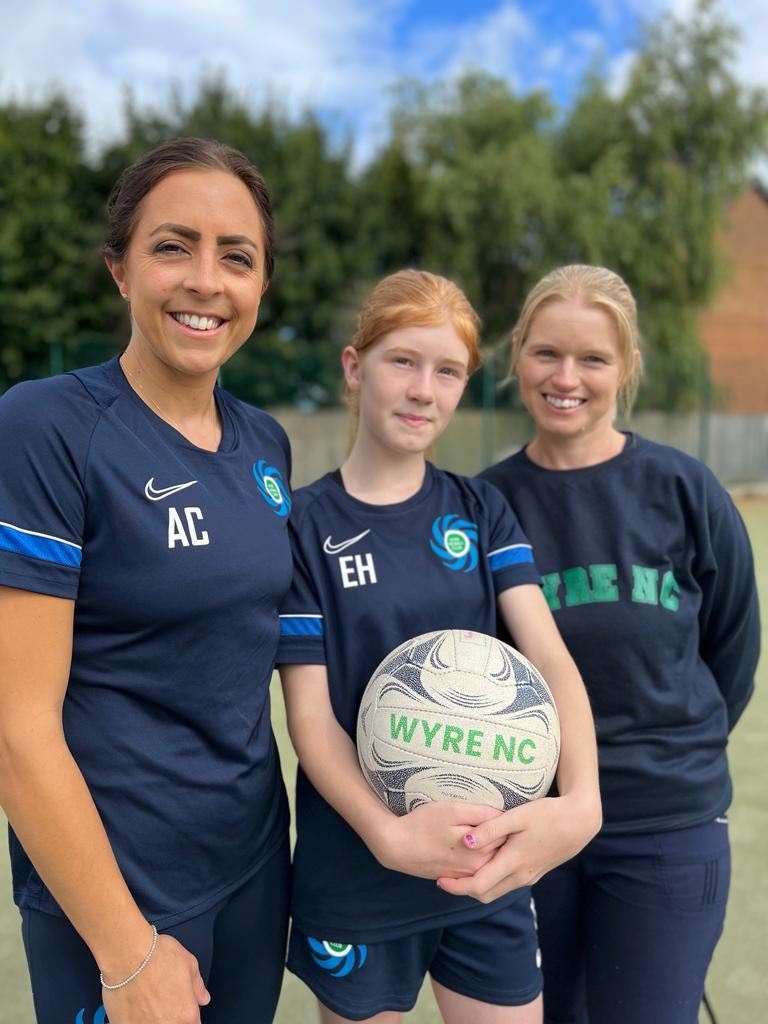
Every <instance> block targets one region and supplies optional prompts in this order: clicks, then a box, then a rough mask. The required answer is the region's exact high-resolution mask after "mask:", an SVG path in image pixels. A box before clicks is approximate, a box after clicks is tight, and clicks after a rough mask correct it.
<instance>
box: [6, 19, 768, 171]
mask: <svg viewBox="0 0 768 1024" xmlns="http://www.w3.org/2000/svg"><path fill="white" fill-rule="evenodd" d="M417 2H418V0H376V3H363V2H362V0H324V2H323V3H322V4H319V3H308V2H306V0H281V2H280V3H274V2H269V3H268V2H267V0H177V2H172V0H26V2H23V0H0V97H8V96H11V95H13V96H17V97H23V98H29V97H33V98H41V97H42V96H43V95H44V94H45V92H46V91H47V89H48V88H49V86H50V85H51V84H53V85H57V86H59V87H60V88H62V89H64V90H65V91H66V92H67V93H68V94H69V95H71V96H72V98H73V100H74V101H75V103H76V104H77V105H78V106H79V107H80V108H81V109H82V110H84V111H85V112H86V116H87V123H88V126H89V134H90V138H91V141H92V142H96V143H98V142H100V141H104V140H107V139H110V138H112V137H114V136H116V135H118V134H119V133H120V130H121V128H122V125H123V120H122V106H123V95H124V90H125V88H126V86H128V87H130V88H131V89H132V91H133V94H134V96H135V97H136V99H137V101H138V102H139V103H140V104H144V103H154V104H157V105H162V104H164V103H165V102H166V101H167V99H168V96H169V87H170V85H171V84H172V83H175V84H176V85H177V86H178V87H179V88H180V89H181V91H182V95H184V94H185V93H186V94H187V95H189V94H190V93H191V92H192V91H194V89H195V87H196V85H197V82H198V81H199V79H200V76H201V73H203V72H205V71H208V72H211V71H223V72H224V73H225V74H226V77H227V80H228V82H229V83H230V86H231V87H232V89H233V90H234V91H235V92H236V93H237V95H239V96H240V97H242V98H243V99H245V100H247V101H249V102H254V103H258V102H259V101H261V100H263V99H264V98H266V97H272V98H275V99H277V100H279V101H280V102H282V103H283V104H284V105H285V107H286V108H287V109H288V110H289V111H294V112H295V111H297V110H299V109H301V108H303V107H304V106H306V105H308V104H311V105H312V106H313V107H315V108H316V109H321V110H323V111H325V112H327V113H330V114H332V115H333V116H334V123H335V124H337V125H338V126H339V129H340V131H341V132H343V131H344V129H345V128H347V129H350V130H351V129H354V130H355V134H356V136H357V138H358V140H359V143H358V145H359V149H358V159H361V158H365V156H367V155H369V154H370V152H371V150H372V147H373V146H374V145H375V141H376V140H377V139H378V138H380V137H381V136H382V134H383V128H384V124H385V121H386V111H387V107H388V103H389V91H388V87H389V86H391V85H392V84H393V83H394V82H395V81H396V80H397V79H399V78H400V77H402V76H403V75H411V76H415V77H419V78H422V79H426V80H433V79H436V78H446V77H450V76H452V75H455V74H457V73H459V72H461V71H462V70H465V69H466V68H468V67H474V68H484V69H485V70H487V71H489V72H490V73H492V74H495V75H499V76H501V77H503V78H506V79H507V80H508V81H510V82H511V83H512V84H513V85H514V86H516V87H518V88H520V89H528V88H530V87H531V86H532V85H533V84H534V83H536V84H541V85H543V86H545V87H546V86H553V87H555V88H556V89H561V90H562V89H563V88H565V91H566V93H567V90H568V88H569V87H570V86H572V85H573V84H574V83H575V82H576V81H577V80H578V78H579V76H580V75H581V74H582V73H583V71H584V69H585V67H586V66H587V65H588V64H589V62H590V61H591V60H592V59H593V58H594V56H595V55H596V54H599V53H600V51H601V49H602V48H604V47H605V42H604V37H603V33H602V31H601V26H602V27H603V28H605V29H606V33H605V35H606V36H608V35H610V33H609V32H608V31H607V28H608V26H609V24H610V25H613V26H615V25H616V24H618V23H619V21H620V19H621V18H623V17H624V18H625V17H626V14H627V12H629V13H630V14H631V15H632V16H636V15H637V14H638V13H642V14H643V15H645V16H650V15H653V14H654V13H658V12H659V11H660V10H662V9H667V10H674V11H675V12H676V13H678V14H680V15H683V16H688V15H690V12H691V9H692V4H693V2H694V0H592V6H593V8H594V9H595V10H596V12H597V20H596V21H595V25H594V27H590V26H589V25H586V26H582V27H581V28H580V29H579V30H577V31H575V32H572V33H571V34H570V35H569V36H567V37H561V38H558V37H553V36H552V35H551V33H550V32H549V31H548V27H547V25H546V24H544V23H543V22H541V23H538V24H537V23H536V21H535V19H534V14H533V12H534V10H535V5H534V4H533V3H530V2H526V0H499V2H498V4H497V6H496V7H495V8H494V9H493V10H491V11H490V12H488V13H485V14H481V15H478V16H476V17H475V18H470V19H464V20H463V21H461V22H453V23H452V22H451V21H449V18H448V15H446V17H445V19H444V20H443V21H442V22H435V23H433V24H432V25H429V26H427V27H423V28H421V29H416V30H411V31H410V33H408V32H407V31H406V32H405V33H403V32H402V31H401V32H400V33H399V34H398V32H397V23H398V21H400V22H403V23H404V24H406V26H407V23H408V12H407V8H408V7H409V6H411V5H415V3H417ZM524 3H525V6H523V5H524ZM721 10H722V11H723V12H724V13H725V14H726V16H728V17H729V18H731V19H732V20H733V21H735V22H736V23H737V24H738V25H739V26H740V27H741V28H742V30H743V32H744V39H743V43H742V45H741V46H740V49H739V60H738V71H739V73H740V75H741V76H742V77H743V78H744V79H745V80H746V81H749V82H750V83H753V84H757V83H760V84H765V83H766V82H768V71H767V70H766V63H765V59H764V54H763V52H762V51H763V49H764V44H763V45H761V44H762V41H763V40H764V39H766V38H768V4H766V3H765V0H721ZM529 12H530V13H529ZM631 42H632V40H627V44H626V45H627V46H629V45H631ZM632 56H633V55H632V52H631V51H630V50H629V49H625V50H624V51H623V52H619V53H618V54H615V53H614V54H613V55H610V54H608V53H606V60H607V61H608V64H607V68H608V73H609V77H610V82H611V83H612V87H613V88H614V89H618V88H619V87H620V86H621V84H622V83H623V82H624V81H626V76H627V74H628V69H629V67H630V66H631V61H632Z"/></svg>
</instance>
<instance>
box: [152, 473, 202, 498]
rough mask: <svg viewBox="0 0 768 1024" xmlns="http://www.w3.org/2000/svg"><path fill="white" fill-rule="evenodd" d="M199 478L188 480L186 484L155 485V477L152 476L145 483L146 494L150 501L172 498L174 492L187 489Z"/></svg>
mask: <svg viewBox="0 0 768 1024" xmlns="http://www.w3.org/2000/svg"><path fill="white" fill-rule="evenodd" d="M196 483H197V480H187V482H186V483H185V484H173V486H171V487H155V478H154V477H153V476H151V477H150V478H149V480H147V482H146V484H145V485H144V494H145V495H146V497H147V498H149V500H150V501H161V500H162V499H163V498H170V496H171V495H172V494H178V492H179V491H185V490H186V489H187V487H191V486H192V484H196Z"/></svg>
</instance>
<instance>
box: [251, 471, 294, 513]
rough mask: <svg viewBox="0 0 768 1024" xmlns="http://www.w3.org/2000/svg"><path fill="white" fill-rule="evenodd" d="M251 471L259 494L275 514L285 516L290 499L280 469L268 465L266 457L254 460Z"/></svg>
mask: <svg viewBox="0 0 768 1024" xmlns="http://www.w3.org/2000/svg"><path fill="white" fill-rule="evenodd" d="M251 472H252V473H253V476H254V479H255V480H256V483H257V485H258V488H259V494H260V495H261V496H262V498H263V499H264V501H265V502H266V503H267V505H269V507H270V508H271V509H272V511H273V512H274V513H275V515H276V516H281V517H283V516H287V515H288V513H289V512H290V511H291V499H290V496H289V494H288V488H287V487H286V486H285V483H284V482H283V476H282V473H281V472H280V470H279V469H277V467H276V466H270V465H269V463H268V462H267V460H266V459H259V461H258V462H254V464H253V469H252V470H251Z"/></svg>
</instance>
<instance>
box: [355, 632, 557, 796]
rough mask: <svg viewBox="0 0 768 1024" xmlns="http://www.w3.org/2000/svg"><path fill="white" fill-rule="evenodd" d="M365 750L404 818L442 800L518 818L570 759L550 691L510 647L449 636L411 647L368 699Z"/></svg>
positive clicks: (473, 636) (370, 770)
mask: <svg viewBox="0 0 768 1024" xmlns="http://www.w3.org/2000/svg"><path fill="white" fill-rule="evenodd" d="M357 750H358V756H359V758H360V766H361V768H362V770H363V774H364V775H365V777H366V779H367V780H368V782H369V783H370V785H371V786H372V788H373V789H374V791H375V792H376V793H377V794H378V796H379V797H380V798H381V800H383V802H384V803H385V804H386V805H387V807H389V808H390V810H392V811H394V813H395V814H407V813H408V812H409V811H412V810H413V809H414V807H418V806H419V805H420V804H423V803H427V802H429V801H432V800H463V801H466V802H468V803H476V804H488V805H490V806H491V807H497V808H498V809H499V810H508V809H509V808H511V807H516V806H518V805H519V804H522V803H526V802H527V801H529V800H535V799H536V798H537V797H540V796H544V795H546V793H547V791H548V790H549V787H550V785H551V783H552V779H553V778H554V774H555V769H556V768H557V759H558V756H559V752H560V723H559V721H558V717H557V710H556V708H555V703H554V700H553V699H552V694H551V692H550V690H549V687H548V686H547V684H546V683H545V682H544V680H543V679H542V677H541V675H540V674H539V672H538V671H537V670H536V669H535V668H534V666H533V665H532V664H531V663H530V662H529V661H528V660H527V659H526V658H524V657H523V655H522V654H520V652H519V651H516V650H515V649H514V648H513V647H510V646H509V645H508V644H505V643H502V642H501V641H500V640H497V639H496V638H495V637H492V636H486V635H485V634H484V633H473V632H471V631H469V630H459V629H447V630H439V631H437V632H435V633H424V634H423V635H422V636H417V637H414V638H413V639H412V640H407V641H406V642H405V643H404V644H401V645H400V646H399V647H397V648H396V649H395V650H394V651H392V652H391V654H388V655H387V657H386V658H385V659H384V660H383V661H382V663H381V664H380V665H379V667H378V668H377V669H376V671H375V672H374V673H373V675H372V676H371V679H370V681H369V683H368V685H367V687H366V689H365V693H364V694H363V699H362V701H361V703H360V710H359V713H358V718H357Z"/></svg>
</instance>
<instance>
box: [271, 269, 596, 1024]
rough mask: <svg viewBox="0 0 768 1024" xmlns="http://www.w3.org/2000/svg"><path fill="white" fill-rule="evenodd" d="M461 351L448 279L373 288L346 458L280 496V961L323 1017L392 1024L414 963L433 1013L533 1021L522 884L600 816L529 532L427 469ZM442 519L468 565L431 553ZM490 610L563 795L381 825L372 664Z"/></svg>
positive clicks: (462, 310) (463, 339) (459, 382)
mask: <svg viewBox="0 0 768 1024" xmlns="http://www.w3.org/2000/svg"><path fill="white" fill-rule="evenodd" d="M477 343H478V322H477V317H476V316H475V313H474V311H473V310H472V307H471V306H470V304H469V303H468V301H467V300H466V298H465V297H464V295H463V294H462V293H461V291H460V290H459V289H458V288H457V287H456V285H454V284H452V283H451V282H450V281H447V280H446V279H445V278H441V277H437V276H435V275H433V274H428V273H426V272H422V271H415V270H409V271H401V272H400V273H397V274H394V275H391V276H390V277H387V278H385V279H384V280H383V281H381V282H380V283H379V284H378V285H377V286H376V288H374V290H373V292H372V293H371V295H370V296H369V297H368V299H367V301H366V302H365V304H364V305H363V308H362V311H361V314H360V319H359V326H358V330H357V332H356V334H355V336H354V339H353V342H352V344H351V345H349V346H347V348H345V349H344V352H343V354H342V364H343V368H344V375H345V381H346V386H347V390H348V393H349V395H350V398H351V402H352V406H353V410H354V415H355V417H356V419H355V438H354V443H353V445H352V449H351V451H350V453H349V456H348V457H347V459H346V461H345V462H344V464H343V465H342V466H341V468H340V469H338V470H335V471H334V472H332V473H329V474H327V475H326V476H324V477H322V478H321V479H320V480H318V481H317V482H316V483H314V484H312V485H311V486H309V487H305V488H302V489H301V490H299V491H298V492H297V493H296V495H295V506H294V515H293V517H292V523H291V526H292V530H291V534H292V544H293V553H294V572H295V574H294V583H293V587H292V590H291V592H290V595H289V600H288V602H287V604H286V606H285V607H284V609H283V612H284V614H283V615H282V616H281V641H280V648H279V652H278V658H277V661H278V664H280V665H281V674H282V678H283V685H284V688H285V696H286V702H287V707H288V723H289V728H290V732H291V737H292V739H293V742H294V745H295V747H296V750H297V752H298V755H299V761H300V766H301V770H300V772H299V781H298V796H297V829H298V845H297V849H296V856H295V865H294V896H293V907H292V911H293V922H294V923H293V932H292V937H291V942H290V949H289V958H288V966H289V969H290V970H292V971H293V972H294V973H296V974H297V975H298V976H299V977H301V978H302V979H303V980H304V981H305V982H306V983H307V985H309V987H310V988H311V989H312V991H313V992H314V993H315V994H316V995H317V997H318V999H319V1000H320V1003H321V1016H322V1020H323V1021H324V1022H325V1024H331V1022H341V1021H348V1020H365V1021H368V1022H369V1024H373V1022H375V1024H394V1022H397V1021H399V1020H400V1018H401V1013H402V1011H405V1010H408V1009H410V1008H411V1007H412V1006H413V1004H414V1002H415V1000H416V997H417V994H418V991H419V988H420V986H421V983H422V980H423V978H424V975H425V974H426V973H427V972H429V974H430V975H431V978H432V983H433V987H434V990H435V994H436V997H437V1001H438V1004H439V1007H440V1010H441V1013H442V1015H443V1019H444V1020H445V1021H446V1022H448V1024H463V1022H466V1021H470V1020H471V1021H473V1022H475V1024H536V1022H538V1021H540V1020H541V999H540V996H539V991H540V984H541V982H540V972H539V967H538V964H537V949H536V934H535V927H534V920H533V915H532V912H531V907H530V890H529V889H527V888H525V886H527V885H528V884H530V883H531V882H532V881H534V880H535V879H536V878H538V877H540V876H541V875H542V874H543V873H544V872H545V871H547V870H549V869H550V868H551V867H553V866H554V865H555V864H557V863H560V862H561V861H563V860H564V859H566V858H567V857H569V856H571V855H572V854H573V853H574V852H575V851H576V850H578V849H579V848H580V847H581V846H582V845H583V844H584V843H585V842H586V841H587V840H588V839H589V838H590V837H591V836H592V835H593V834H594V832H595V831H596V829H597V828H598V824H599V820H600V811H599V798H598V793H597V786H596V761H595V755H594V747H593V743H594V739H593V728H592V723H591V717H590V713H589V708H588V705H587V701H586V698H585V695H584V691H583V687H582V684H581V681H580V680H579V677H578V673H577V672H576V670H575V668H574V666H573V663H572V661H571V659H570V658H569V656H568V654H567V652H566V650H565V647H564V646H563V644H562V641H561V640H560V638H559V636H558V634H557V630H556V629H555V626H554V622H553V620H552V617H551V615H550V613H549V611H548V609H547V607H546V603H545V601H544V599H543V597H542V595H541V592H540V589H539V586H538V583H539V575H538V572H537V571H536V568H535V565H534V561H533V553H532V551H531V548H530V545H529V544H528V542H527V540H526V538H525V536H524V535H523V534H522V532H521V530H520V527H519V525H518V523H517V521H516V519H515V517H514V516H513V515H512V514H511V513H510V511H509V508H508V507H507V506H506V504H505V502H504V501H503V499H502V497H501V495H500V494H498V492H497V491H496V490H495V489H494V488H493V487H491V486H490V485H488V484H486V483H484V482H482V481H480V482H478V481H471V480H467V479H465V478H463V477H460V476H455V475H454V474H452V473H446V472H443V471H441V470H439V469H436V468H435V467H434V466H433V465H432V464H431V463H430V462H428V461H427V460H426V453H427V452H428V450H429V449H430V446H431V445H432V444H433V443H434V442H435V441H436V440H437V438H438V437H439V436H440V434H441V433H442V432H443V430H444V429H445V427H446V426H447V424H448V421H449V420H450V418H451V415H452V414H453V412H454V410H455V408H456V406H457V404H458V402H459V400H460V398H461V396H462V394H463V392H464V388H465V386H466V383H467V380H468V378H469V375H470V374H471V372H472V371H473V370H474V369H475V367H476V366H477V364H478V361H479V354H478V344H477ZM451 526H453V527H455V528H457V529H461V530H462V531H463V534H464V536H465V538H466V542H467V546H468V547H467V550H468V553H466V556H462V557H461V558H460V557H459V555H457V554H455V553H454V552H453V551H451V550H449V548H448V546H447V544H445V543H444V542H443V548H442V549H441V546H440V540H441V538H442V537H443V536H444V533H445V531H446V530H448V529H449V527H451ZM436 538H437V539H436ZM430 541H432V544H431V543H430ZM443 549H444V550H443ZM497 615H498V616H500V617H501V619H502V620H503V621H504V622H505V623H506V625H507V627H508V628H509V630H510V632H511V633H512V635H513V637H514V639H515V643H516V645H517V646H518V647H519V648H520V649H521V650H522V651H523V652H524V653H525V654H526V655H528V657H529V658H531V660H532V661H534V662H535V663H536V664H537V665H538V666H539V668H540V669H541V671H542V672H543V673H544V675H545V677H546V678H547V679H548V680H549V681H550V683H551V685H552V689H553V692H554V694H555V699H556V701H557V704H558V709H559V712H560V717H561V723H562V730H563V752H562V758H561V763H560V768H559V776H558V778H559V784H560V793H561V795H560V797H558V798H554V799H544V800H540V801H537V802H536V803H535V804H532V805H527V806H524V807H519V808H516V809H514V810H512V811H509V812H507V813H506V814H498V812H496V811H493V810H491V809H490V808H488V807H476V806H469V805H461V804H453V803H445V804H429V805H427V806H422V807H419V808H417V809H416V810H414V811H412V812H411V813H410V814H408V815H406V816H404V817H397V816H395V815H394V814H393V813H392V812H391V811H389V810H388V809H387V808H386V807H385V806H384V805H383V804H382V803H381V802H380V801H379V799H378V797H377V796H376V795H375V794H374V793H373V791H372V790H371V789H370V788H369V786H368V784H367V783H366V781H365V780H364V778H363V776H362V774H361V772H360V768H359V766H358V763H357V755H356V751H355V747H354V743H353V737H354V735H355V722H356V718H357V710H358V706H359V703H360V698H361V696H362V693H363V690H364V688H365V685H366V683H367V681H368V678H369V676H370V675H371V673H372V671H373V669H374V668H375V667H376V665H377V664H378V663H379V662H380V661H381V660H382V658H383V657H384V656H385V655H386V654H388V653H389V652H390V651H391V650H392V649H393V648H395V647H397V646H399V645H400V644H401V643H402V642H403V641H405V640H407V639H409V638H410V637H413V636H416V635H418V634H421V633H426V632H430V631H432V630H437V629H450V628H464V629H472V630H478V631H481V632H486V633H493V632H494V631H495V629H496V624H497Z"/></svg>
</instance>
